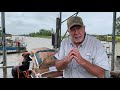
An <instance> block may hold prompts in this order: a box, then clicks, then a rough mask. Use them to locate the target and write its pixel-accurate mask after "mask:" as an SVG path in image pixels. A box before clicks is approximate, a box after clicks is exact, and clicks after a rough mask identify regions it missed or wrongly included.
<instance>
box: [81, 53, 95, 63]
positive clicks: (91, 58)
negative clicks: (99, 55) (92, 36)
mask: <svg viewBox="0 0 120 90" xmlns="http://www.w3.org/2000/svg"><path fill="white" fill-rule="evenodd" d="M83 58H84V59H85V60H87V61H88V62H90V63H93V57H92V54H91V53H89V52H88V53H86V54H85V56H84V57H83Z"/></svg>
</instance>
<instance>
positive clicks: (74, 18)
mask: <svg viewBox="0 0 120 90" xmlns="http://www.w3.org/2000/svg"><path fill="white" fill-rule="evenodd" d="M74 25H80V26H84V24H83V21H82V18H81V17H78V16H72V17H70V18H69V19H68V20H67V26H68V29H70V28H71V27H72V26H74Z"/></svg>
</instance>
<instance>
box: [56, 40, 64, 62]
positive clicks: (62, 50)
mask: <svg viewBox="0 0 120 90" xmlns="http://www.w3.org/2000/svg"><path fill="white" fill-rule="evenodd" d="M64 46H65V43H64V41H62V42H61V45H60V49H59V51H58V52H57V53H56V54H55V55H54V56H55V57H56V58H57V59H58V60H62V59H64V57H65V49H64Z"/></svg>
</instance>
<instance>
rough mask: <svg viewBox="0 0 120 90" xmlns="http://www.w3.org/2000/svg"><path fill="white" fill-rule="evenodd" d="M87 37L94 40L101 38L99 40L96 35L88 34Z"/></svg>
mask: <svg viewBox="0 0 120 90" xmlns="http://www.w3.org/2000/svg"><path fill="white" fill-rule="evenodd" d="M87 37H88V38H89V40H94V41H98V42H100V40H98V39H97V38H96V37H95V36H93V35H90V34H87Z"/></svg>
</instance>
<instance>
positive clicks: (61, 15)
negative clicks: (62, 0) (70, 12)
mask: <svg viewBox="0 0 120 90" xmlns="http://www.w3.org/2000/svg"><path fill="white" fill-rule="evenodd" d="M61 21H62V12H60V21H59V24H60V25H59V47H60V42H61Z"/></svg>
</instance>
